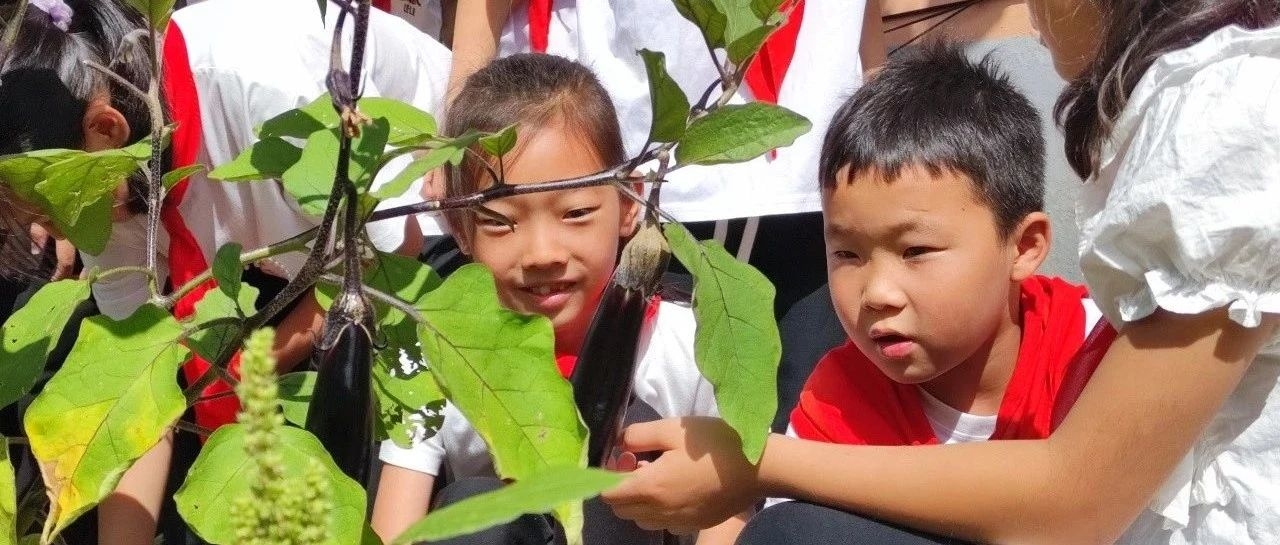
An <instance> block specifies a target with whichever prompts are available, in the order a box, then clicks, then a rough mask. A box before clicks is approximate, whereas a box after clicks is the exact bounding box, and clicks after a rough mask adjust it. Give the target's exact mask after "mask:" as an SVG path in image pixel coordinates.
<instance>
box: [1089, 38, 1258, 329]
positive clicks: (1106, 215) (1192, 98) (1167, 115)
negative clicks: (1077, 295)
mask: <svg viewBox="0 0 1280 545" xmlns="http://www.w3.org/2000/svg"><path fill="white" fill-rule="evenodd" d="M1241 32H1243V31H1241ZM1277 43H1280V42H1278V41H1277V40H1271V42H1270V43H1269V44H1264V45H1265V46H1266V48H1260V47H1251V46H1250V45H1248V44H1249V42H1248V40H1243V41H1241V42H1240V43H1239V47H1238V49H1237V50H1236V51H1234V52H1232V51H1230V50H1228V52H1227V53H1226V54H1225V55H1224V54H1223V53H1222V51H1216V52H1215V53H1216V57H1214V58H1210V59H1207V60H1205V61H1203V62H1200V61H1197V59H1196V58H1195V55H1196V54H1197V51H1198V49H1203V47H1202V46H1197V48H1192V49H1190V50H1184V51H1180V52H1176V53H1173V54H1170V55H1166V56H1165V57H1162V58H1161V59H1160V60H1159V61H1157V62H1156V63H1155V64H1154V65H1153V66H1152V68H1151V69H1150V70H1149V71H1148V73H1147V76H1146V77H1145V78H1144V80H1143V82H1142V83H1140V84H1139V86H1138V88H1137V89H1136V90H1135V92H1134V93H1133V99H1132V102H1131V104H1130V105H1129V107H1128V108H1127V109H1126V112H1125V114H1124V115H1122V116H1121V118H1120V119H1119V120H1118V121H1117V124H1116V128H1115V131H1114V132H1113V134H1115V135H1116V136H1115V138H1114V140H1113V144H1112V145H1111V147H1109V148H1106V149H1104V150H1103V154H1102V157H1101V159H1102V162H1101V169H1100V175H1098V176H1097V177H1096V179H1093V180H1091V181H1090V183H1089V184H1087V186H1086V188H1085V189H1084V192H1083V193H1082V196H1081V202H1080V210H1079V214H1078V217H1079V218H1080V221H1081V229H1080V232H1081V269H1082V270H1083V272H1084V276H1085V278H1086V280H1087V281H1088V284H1089V289H1090V292H1091V295H1092V297H1093V299H1094V300H1095V301H1096V302H1097V303H1098V304H1099V305H1100V306H1101V307H1102V309H1103V312H1104V313H1105V314H1106V315H1107V316H1108V318H1109V319H1110V320H1112V322H1113V323H1116V324H1122V323H1125V322H1132V321H1135V320H1140V319H1142V318H1144V317H1146V316H1148V315H1150V314H1151V313H1153V312H1155V310H1156V308H1163V309H1165V310H1168V311H1171V312H1175V313H1180V314H1197V313H1201V312H1205V311H1207V310H1211V309H1215V308H1221V307H1227V308H1228V309H1229V312H1230V316H1231V319H1232V320H1234V321H1236V322H1238V323H1240V324H1241V325H1244V326H1247V327H1255V326H1257V325H1258V323H1259V321H1260V319H1261V315H1262V314H1263V313H1280V258H1277V256H1280V212H1278V211H1280V46H1277V45H1276V44H1277ZM1260 49H1261V50H1260Z"/></svg>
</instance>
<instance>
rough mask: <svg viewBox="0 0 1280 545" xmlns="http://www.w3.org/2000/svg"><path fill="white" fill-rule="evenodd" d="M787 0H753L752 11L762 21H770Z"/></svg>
mask: <svg viewBox="0 0 1280 545" xmlns="http://www.w3.org/2000/svg"><path fill="white" fill-rule="evenodd" d="M784 1H785V0H751V11H752V12H753V13H755V14H756V17H757V18H759V19H760V20H761V21H768V20H769V19H772V18H773V16H774V15H776V14H777V13H778V9H779V8H781V7H782V3H783V2H784Z"/></svg>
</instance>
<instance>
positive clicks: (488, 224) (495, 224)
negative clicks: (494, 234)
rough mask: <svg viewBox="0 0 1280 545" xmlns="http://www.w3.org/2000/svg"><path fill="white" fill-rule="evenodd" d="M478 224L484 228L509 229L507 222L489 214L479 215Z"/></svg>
mask: <svg viewBox="0 0 1280 545" xmlns="http://www.w3.org/2000/svg"><path fill="white" fill-rule="evenodd" d="M476 226H477V227H481V228H484V229H504V230H506V229H507V224H505V223H503V222H501V221H498V220H497V219H495V218H490V217H488V216H479V217H477V218H476Z"/></svg>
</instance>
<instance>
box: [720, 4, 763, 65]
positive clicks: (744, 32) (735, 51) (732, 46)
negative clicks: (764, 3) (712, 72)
mask: <svg viewBox="0 0 1280 545" xmlns="http://www.w3.org/2000/svg"><path fill="white" fill-rule="evenodd" d="M757 1H758V0H716V2H717V3H718V4H719V5H720V9H721V10H722V11H723V12H724V14H725V18H726V23H725V28H724V43H725V45H726V46H727V47H726V48H725V49H726V51H727V52H728V53H729V61H730V62H733V63H735V64H741V63H742V62H743V61H746V60H747V59H749V58H751V56H752V55H754V54H755V52H756V50H758V49H760V45H761V44H763V43H764V39H765V38H767V37H768V36H769V34H770V33H771V32H773V30H774V28H776V27H774V26H772V25H769V24H767V23H766V21H768V20H769V19H770V16H764V17H762V16H759V15H756V10H757V9H759V6H756V5H755V4H756V2H757Z"/></svg>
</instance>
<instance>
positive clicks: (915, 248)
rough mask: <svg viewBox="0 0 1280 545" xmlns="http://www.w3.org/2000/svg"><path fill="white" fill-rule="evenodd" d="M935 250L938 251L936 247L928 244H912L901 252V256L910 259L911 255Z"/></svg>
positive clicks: (919, 254)
mask: <svg viewBox="0 0 1280 545" xmlns="http://www.w3.org/2000/svg"><path fill="white" fill-rule="evenodd" d="M936 251H938V249H937V248H930V247H928V246H912V247H910V248H907V249H906V250H905V251H903V252H902V257H905V258H907V259H910V258H913V257H920V256H922V255H925V254H928V253H933V252H936Z"/></svg>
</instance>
